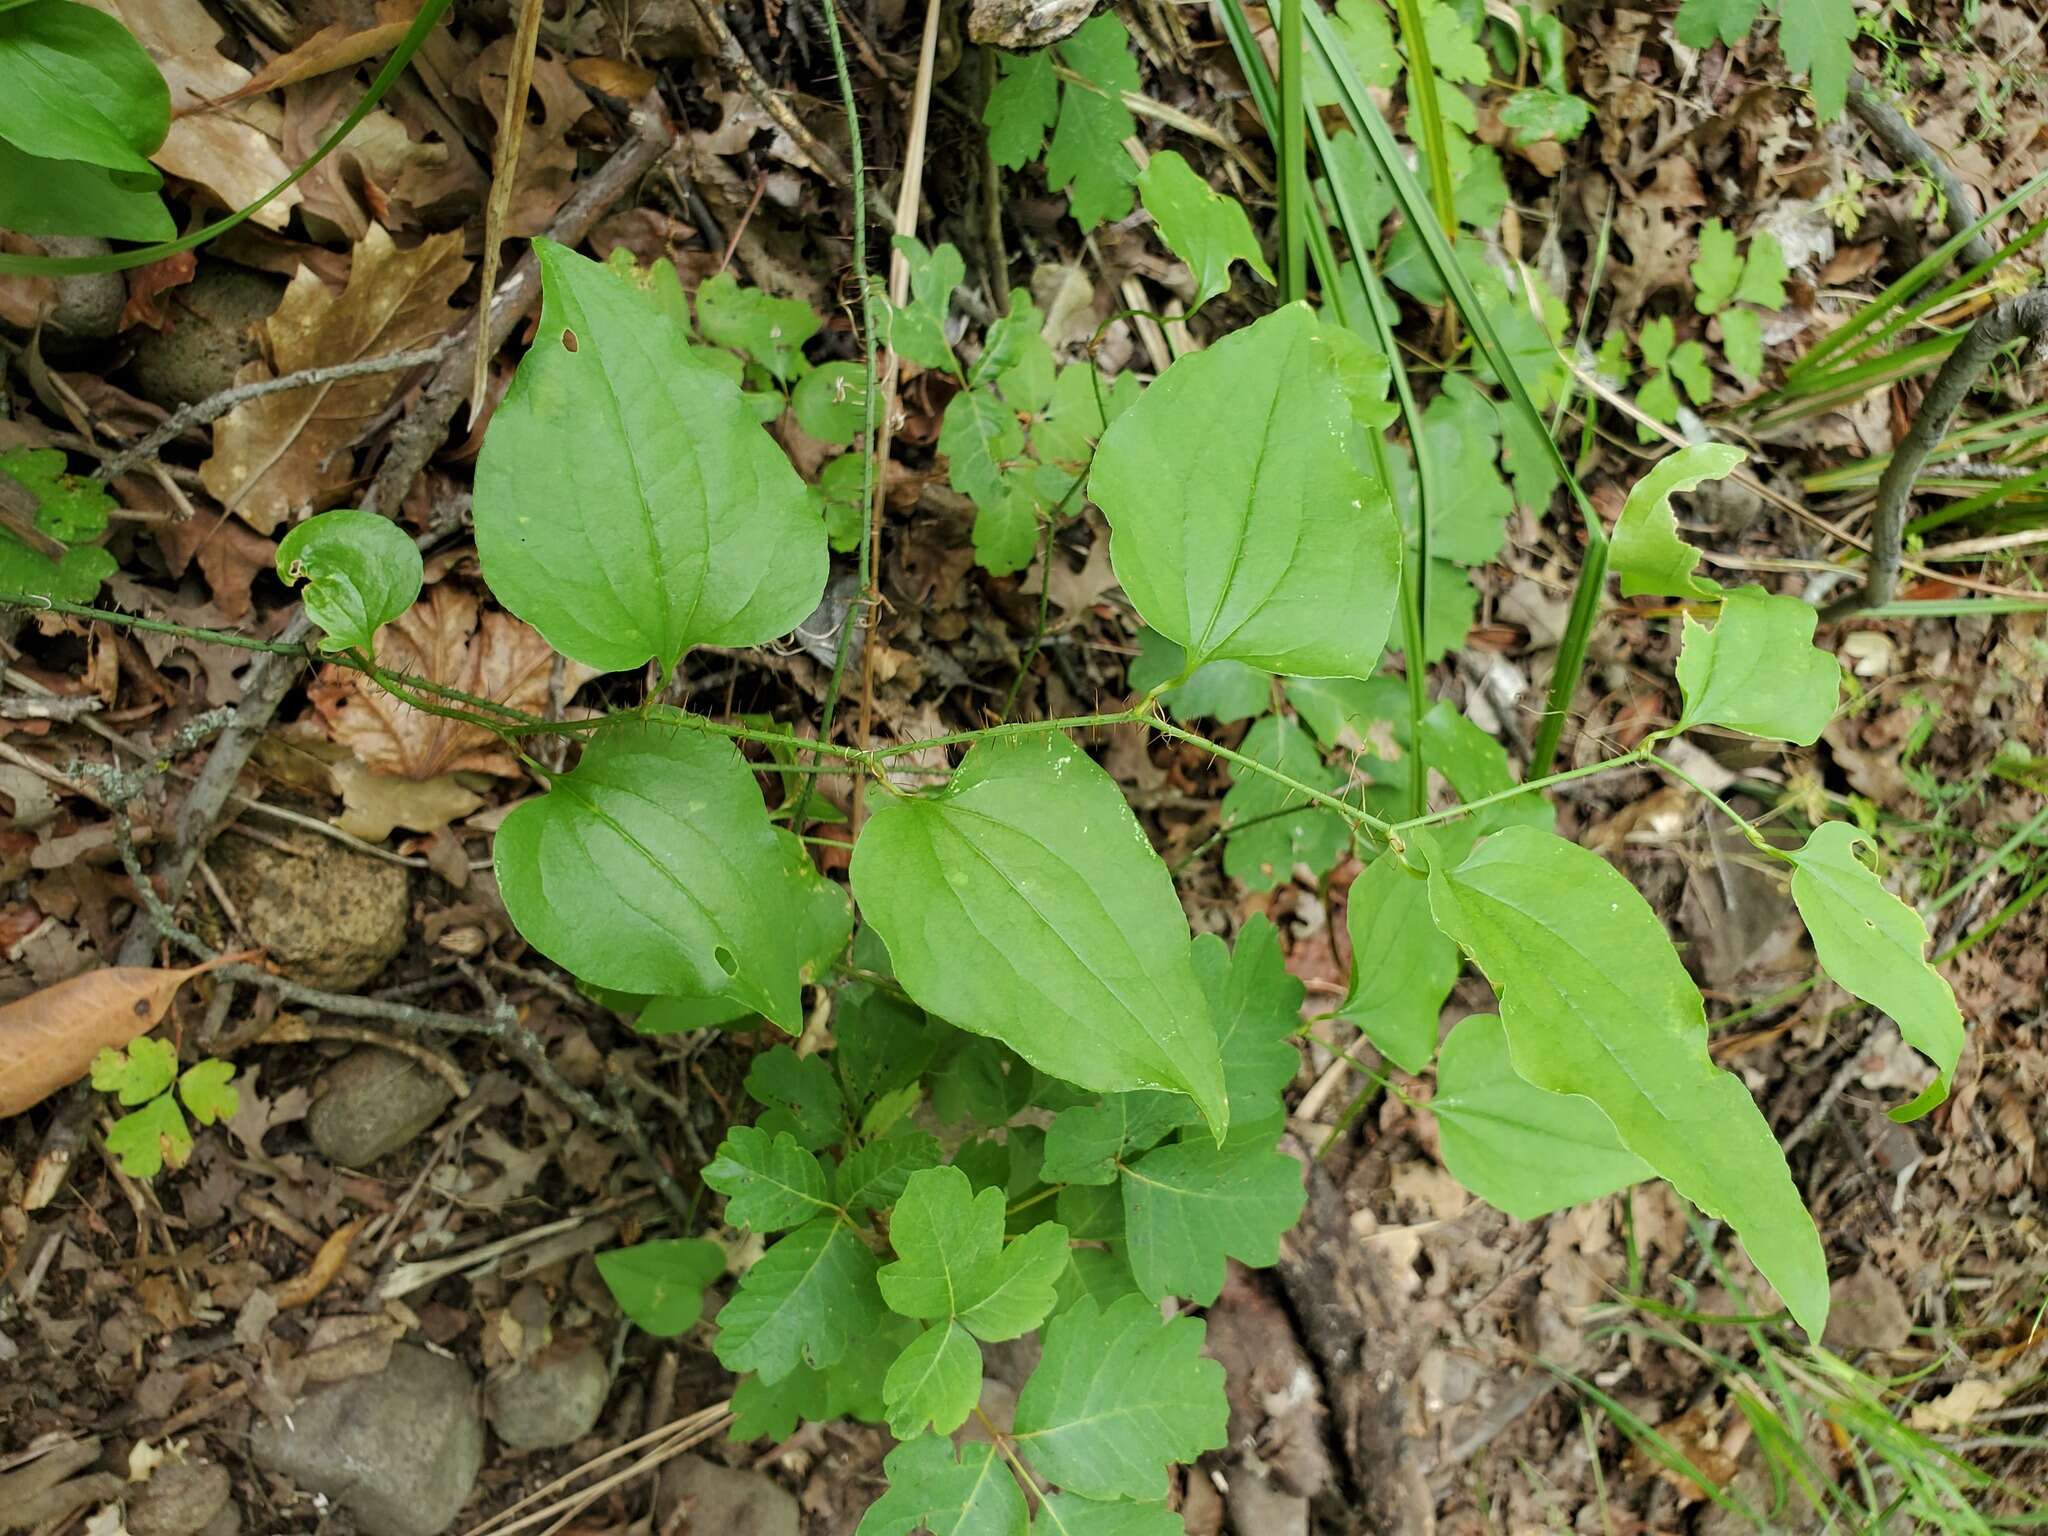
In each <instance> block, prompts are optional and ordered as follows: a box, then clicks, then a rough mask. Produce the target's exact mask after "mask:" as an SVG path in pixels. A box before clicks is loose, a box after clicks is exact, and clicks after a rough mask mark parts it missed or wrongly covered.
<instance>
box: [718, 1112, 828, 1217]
mask: <svg viewBox="0 0 2048 1536" xmlns="http://www.w3.org/2000/svg"><path fill="white" fill-rule="evenodd" d="M704 1182H705V1183H706V1184H708V1185H710V1186H711V1187H712V1188H713V1189H715V1190H717V1191H718V1192H719V1193H720V1194H721V1195H724V1196H725V1219H726V1222H727V1223H728V1224H729V1225H731V1226H735V1227H747V1228H749V1229H751V1230H752V1231H755V1232H778V1231H780V1230H781V1229H782V1228H784V1227H794V1226H799V1225H801V1224H802V1223H804V1222H806V1221H809V1220H810V1219H811V1218H812V1217H813V1216H818V1215H822V1214H824V1213H825V1212H827V1211H829V1210H830V1209H831V1208H832V1204H833V1202H832V1201H831V1200H829V1199H827V1198H826V1193H825V1191H826V1185H825V1170H824V1169H823V1168H821V1167H819V1166H818V1160H817V1158H815V1157H813V1156H812V1155H811V1154H810V1153H809V1152H808V1151H806V1150H805V1149H804V1148H803V1147H802V1146H801V1145H800V1144H799V1143H798V1142H797V1139H796V1138H795V1137H794V1136H792V1135H791V1134H790V1133H789V1132H788V1131H782V1132H780V1133H779V1134H777V1135H774V1136H770V1135H769V1134H768V1132H766V1131H764V1130H762V1129H761V1128H760V1127H758V1126H750V1125H736V1126H734V1127H733V1128H732V1129H731V1130H729V1131H727V1132H726V1135H725V1140H724V1141H722V1142H720V1143H719V1147H718V1155H717V1156H716V1157H714V1158H713V1159H712V1160H711V1161H710V1162H709V1163H707V1164H706V1165H705V1167H704Z"/></svg>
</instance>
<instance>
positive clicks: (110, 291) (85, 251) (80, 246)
mask: <svg viewBox="0 0 2048 1536" xmlns="http://www.w3.org/2000/svg"><path fill="white" fill-rule="evenodd" d="M36 244H38V245H40V246H41V247H42V248H43V254H44V255H46V256H104V255H106V254H107V252H109V251H110V250H112V249H113V247H112V246H110V245H108V244H107V242H106V241H104V240H102V239H100V238H99V237H98V236H97V235H38V236H37V237H36ZM55 282H56V288H57V304H56V307H55V308H54V309H52V310H51V311H50V324H51V325H52V326H53V327H55V328H56V329H57V330H60V331H62V332H63V333H64V334H65V335H66V336H68V337H71V338H73V339H75V340H78V341H104V340H106V339H107V337H109V336H111V335H113V334H114V332H115V331H117V330H119V329H120V326H121V311H122V310H123V309H125V308H126V307H127V304H128V284H127V283H126V282H124V281H122V278H121V274H120V273H118V272H80V273H77V274H75V275H73V276H70V277H60V278H57V279H56V280H55ZM49 343H50V338H49V337H48V336H47V335H46V336H45V338H44V348H45V350H48V349H49Z"/></svg>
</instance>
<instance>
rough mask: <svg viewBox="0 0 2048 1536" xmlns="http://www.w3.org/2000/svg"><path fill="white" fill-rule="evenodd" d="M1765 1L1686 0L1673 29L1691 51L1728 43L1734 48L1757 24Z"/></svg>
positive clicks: (1679, 10)
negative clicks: (1759, 11)
mask: <svg viewBox="0 0 2048 1536" xmlns="http://www.w3.org/2000/svg"><path fill="white" fill-rule="evenodd" d="M1761 3H1762V0H1685V3H1684V4H1683V5H1681V6H1679V8H1678V20H1677V22H1676V23H1675V24H1674V28H1673V30H1674V31H1676V32H1677V34H1678V40H1679V41H1680V42H1681V43H1684V44H1685V45H1686V46H1687V47H1688V48H1707V47H1711V46H1712V45H1713V44H1714V43H1716V42H1719V43H1724V44H1726V45H1727V46H1728V47H1730V48H1732V47H1734V46H1735V45H1736V44H1737V43H1739V42H1741V41H1742V39H1743V38H1744V37H1745V36H1747V35H1748V33H1749V29H1750V28H1751V27H1752V26H1753V25H1755V23H1756V13H1757V10H1758V8H1759V6H1760V5H1761Z"/></svg>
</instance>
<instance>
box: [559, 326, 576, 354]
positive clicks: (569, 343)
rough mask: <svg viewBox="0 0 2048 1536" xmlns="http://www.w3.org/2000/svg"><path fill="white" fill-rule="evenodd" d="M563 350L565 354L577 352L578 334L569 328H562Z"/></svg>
mask: <svg viewBox="0 0 2048 1536" xmlns="http://www.w3.org/2000/svg"><path fill="white" fill-rule="evenodd" d="M562 350H563V351H564V352H574V351H575V350H576V333H575V332H574V331H572V330H570V329H569V328H568V327H567V326H563V327H562Z"/></svg>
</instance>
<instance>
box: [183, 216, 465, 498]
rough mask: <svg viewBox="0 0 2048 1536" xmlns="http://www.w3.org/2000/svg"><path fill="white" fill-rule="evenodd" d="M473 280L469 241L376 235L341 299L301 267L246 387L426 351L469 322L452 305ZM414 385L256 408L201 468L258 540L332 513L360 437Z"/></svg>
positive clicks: (380, 383) (360, 254)
mask: <svg viewBox="0 0 2048 1536" xmlns="http://www.w3.org/2000/svg"><path fill="white" fill-rule="evenodd" d="M468 275H469V263H468V262H467V261H465V260H464V259H463V255H462V236H461V235H460V233H457V232H450V233H449V234H446V235H436V236H434V237H433V238H431V239H428V240H425V241H423V242H421V243H420V244H419V245H418V246H416V247H415V248H414V249H412V250H410V251H401V250H399V249H398V248H397V247H396V246H395V245H393V244H392V242H391V237H390V236H389V235H387V234H386V233H385V232H384V231H383V230H382V229H380V228H378V227H377V226H375V225H372V226H371V227H370V232H369V233H368V234H367V235H365V236H364V237H363V240H362V242H361V243H360V244H359V245H357V246H356V249H355V259H354V262H353V263H352V265H351V267H350V270H349V278H348V290H347V292H345V293H343V294H341V295H340V296H339V297H337V296H336V295H335V293H334V292H333V290H331V289H330V288H328V286H327V285H326V284H325V283H323V282H321V281H320V279H319V278H318V277H316V276H314V275H313V273H312V272H311V271H310V270H309V269H307V268H304V267H301V268H300V269H299V272H298V275H297V276H295V277H294V278H293V279H292V282H291V286H290V287H289V288H287V289H286V290H285V295H284V302H283V303H281V304H280V305H278V307H277V313H275V314H274V315H272V316H271V317H270V318H269V319H268V320H266V321H264V322H263V324H262V325H261V326H259V327H258V328H257V329H258V332H259V334H260V336H261V337H262V340H263V343H264V352H265V356H266V357H267V358H268V360H269V366H268V368H266V367H265V366H264V365H263V364H261V363H252V364H250V365H249V367H247V368H245V369H244V370H243V371H242V374H241V375H240V377H241V378H242V379H243V380H244V381H245V382H246V381H247V380H248V379H250V378H266V377H275V376H281V375H283V374H287V373H295V372H298V371H299V370H301V369H305V368H322V367H329V366H332V365H334V364H336V363H352V362H358V361H361V360H363V359H365V358H373V357H382V356H384V355H386V354H388V353H392V352H406V351H411V350H413V349H415V348H418V347H423V346H427V345H429V344H430V343H432V342H435V341H437V340H439V339H440V337H441V336H442V334H443V333H444V332H445V331H447V330H448V329H449V328H450V327H451V326H452V325H453V324H454V323H455V322H456V321H457V320H459V319H460V318H461V316H460V315H459V314H458V313H457V312H456V311H454V310H452V309H450V308H449V307H448V299H449V297H450V296H451V295H452V294H453V293H454V292H455V290H456V289H457V288H458V287H460V286H461V284H462V280H463V279H464V278H465V277H467V276H468ZM405 382H406V375H405V374H403V373H372V374H365V375H362V376H360V377H357V378H349V379H340V380H336V381H334V382H332V383H327V384H315V385H311V386H308V387H307V388H305V389H293V390H287V391H286V392H285V393H283V394H279V395H266V396H264V397H263V398H262V399H259V400H249V401H245V402H243V403H242V404H241V405H238V406H236V407H235V409H234V410H232V411H230V412H229V413H228V414H227V415H226V416H225V417H224V418H222V420H221V422H220V424H219V425H218V426H216V427H215V428H214V433H213V457H212V458H210V459H208V460H207V461H206V462H205V463H204V464H202V465H201V466H200V467H199V478H200V479H201V480H202V481H203V482H204V483H205V485H206V489H207V490H208V491H209V492H211V493H212V494H213V496H214V497H215V498H217V499H218V500H219V501H220V503H221V505H223V506H224V507H226V508H227V509H228V510H229V511H230V512H233V513H235V514H236V515H237V516H238V517H240V518H241V519H242V520H243V521H244V522H246V523H248V524H249V525H250V526H251V527H252V528H254V529H256V530H257V532H259V533H269V532H270V531H271V530H272V529H274V528H276V527H277V525H278V524H279V523H281V522H283V521H285V519H287V518H289V517H293V516H296V515H298V514H300V513H302V512H305V511H309V510H318V509H320V508H322V507H325V506H328V505H332V504H333V500H334V497H335V496H336V494H337V493H339V492H340V491H342V490H343V489H345V488H346V487H347V486H349V485H350V484H351V483H352V482H353V480H354V478H355V454H354V451H353V450H354V447H355V443H356V439H357V437H358V436H359V435H360V434H362V433H363V432H364V431H366V430H367V429H368V428H369V427H370V426H371V424H372V423H374V422H375V421H376V420H377V418H378V417H380V416H382V415H383V413H384V411H385V409H386V407H388V406H389V405H390V404H391V401H392V400H393V398H394V397H395V396H396V395H397V393H398V391H399V390H400V389H402V388H403V387H404V386H405Z"/></svg>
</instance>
